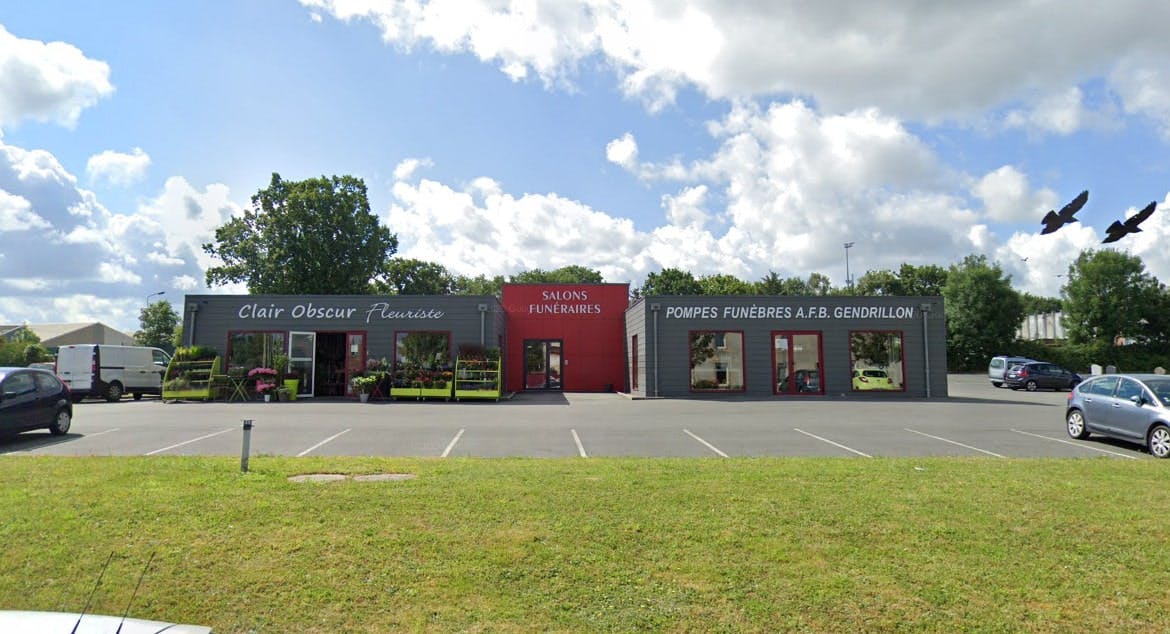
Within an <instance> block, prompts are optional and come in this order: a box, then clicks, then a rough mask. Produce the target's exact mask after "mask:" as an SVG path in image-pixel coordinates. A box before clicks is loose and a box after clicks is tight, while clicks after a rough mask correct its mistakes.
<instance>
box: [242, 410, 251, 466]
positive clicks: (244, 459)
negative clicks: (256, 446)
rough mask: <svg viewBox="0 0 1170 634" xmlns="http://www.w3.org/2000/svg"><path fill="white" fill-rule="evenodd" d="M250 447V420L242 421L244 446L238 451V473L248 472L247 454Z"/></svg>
mask: <svg viewBox="0 0 1170 634" xmlns="http://www.w3.org/2000/svg"><path fill="white" fill-rule="evenodd" d="M251 445H252V419H251V418H245V419H244V446H243V447H242V448H241V449H240V471H242V472H244V473H247V472H248V453H249V451H250V449H251Z"/></svg>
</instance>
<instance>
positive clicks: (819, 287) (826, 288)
mask: <svg viewBox="0 0 1170 634" xmlns="http://www.w3.org/2000/svg"><path fill="white" fill-rule="evenodd" d="M832 288H833V283H832V281H831V280H829V277H828V276H827V275H823V274H821V273H811V274H809V276H808V279H807V280H802V279H800V278H799V277H789V278H781V277H780V276H779V275H777V274H776V273H775V272H773V271H768V274H767V275H765V276H764V277H763V278H762V279H761V280H760V281H758V282H756V291H755V292H756V293H759V294H760V295H793V296H802V295H828V294H829V293H831V292H832Z"/></svg>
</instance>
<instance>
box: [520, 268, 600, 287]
mask: <svg viewBox="0 0 1170 634" xmlns="http://www.w3.org/2000/svg"><path fill="white" fill-rule="evenodd" d="M509 281H510V282H511V283H512V284H600V283H602V282H603V281H604V280H603V278H602V277H601V273H599V272H598V271H594V270H593V269H590V268H587V267H584V266H577V265H575V264H573V265H569V266H562V267H561V268H559V269H554V270H552V271H542V270H540V269H532V270H531V271H521V272H520V273H517V274H515V275H513V276H512V277H511V278H510V280H509Z"/></svg>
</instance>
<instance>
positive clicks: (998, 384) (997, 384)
mask: <svg viewBox="0 0 1170 634" xmlns="http://www.w3.org/2000/svg"><path fill="white" fill-rule="evenodd" d="M991 384H992V385H994V386H995V387H1003V381H992V382H991Z"/></svg>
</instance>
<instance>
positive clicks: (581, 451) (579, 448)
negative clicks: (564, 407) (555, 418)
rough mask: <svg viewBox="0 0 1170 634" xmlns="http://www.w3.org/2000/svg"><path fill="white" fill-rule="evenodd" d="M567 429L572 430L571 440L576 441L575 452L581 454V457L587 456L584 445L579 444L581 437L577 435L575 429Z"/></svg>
mask: <svg viewBox="0 0 1170 634" xmlns="http://www.w3.org/2000/svg"><path fill="white" fill-rule="evenodd" d="M569 431H571V432H573V442H575V443H577V453H579V454H581V457H582V458H588V457H589V456H588V455H586V454H585V445H582V444H581V437H580V436H578V435H577V430H576V429H570V430H569Z"/></svg>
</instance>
